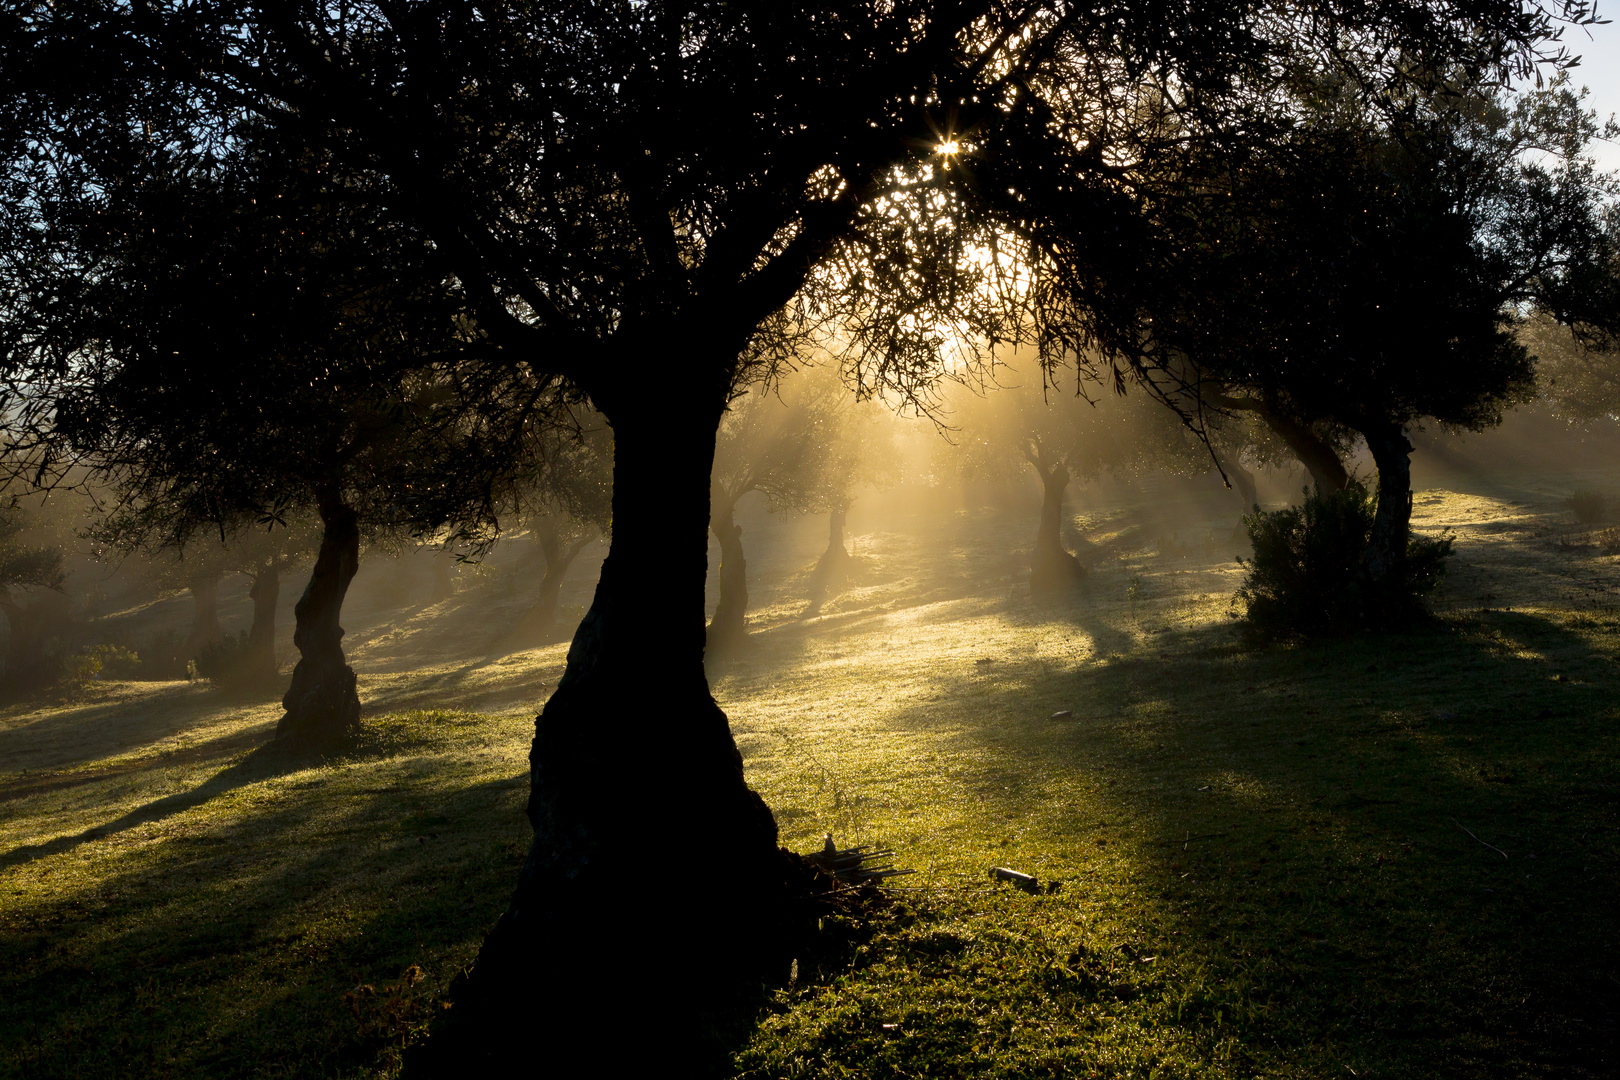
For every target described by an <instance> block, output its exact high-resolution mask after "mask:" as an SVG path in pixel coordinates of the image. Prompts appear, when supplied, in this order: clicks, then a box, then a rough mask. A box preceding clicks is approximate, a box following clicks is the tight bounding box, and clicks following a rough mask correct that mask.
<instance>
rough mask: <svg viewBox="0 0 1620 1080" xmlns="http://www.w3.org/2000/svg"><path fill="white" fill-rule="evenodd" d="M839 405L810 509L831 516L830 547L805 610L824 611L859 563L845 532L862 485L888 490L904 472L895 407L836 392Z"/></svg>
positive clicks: (827, 428) (833, 373)
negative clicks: (829, 596) (897, 443)
mask: <svg viewBox="0 0 1620 1080" xmlns="http://www.w3.org/2000/svg"><path fill="white" fill-rule="evenodd" d="M810 375H811V376H812V377H820V378H823V379H828V380H836V379H837V378H838V376H839V372H838V371H837V370H836V369H835V368H823V369H821V370H820V372H819V373H818V372H811V373H810ZM832 401H833V404H834V408H833V409H832V410H831V411H830V413H829V415H828V416H827V417H826V419H825V421H824V422H823V425H822V430H823V434H822V437H821V440H820V441H821V449H820V451H819V457H820V461H819V463H818V466H817V469H816V473H815V477H816V483H815V484H814V486H813V487H812V489H811V493H810V496H811V497H810V498H809V499H808V500H807V501H806V508H807V509H809V510H811V511H812V512H819V513H825V514H826V515H827V547H826V549H825V550H824V551H823V552H822V553H821V557H820V558H818V559H817V560H816V567H815V570H814V571H813V572H812V575H811V583H810V604H809V607H808V608H807V609H806V614H807V615H809V614H814V613H815V612H817V611H819V610H820V608H821V604H822V603H823V602H825V599H826V596H827V594H828V592H829V591H830V590H831V589H833V588H835V587H837V586H839V585H841V584H843V583H844V582H845V581H846V580H847V579H848V578H849V575H850V573H851V571H852V569H853V567H854V557H853V556H852V555H851V554H850V552H849V547H848V545H847V543H846V541H845V538H844V534H845V530H846V528H847V527H848V523H849V511H850V508H851V507H852V506H853V505H854V504H855V500H856V499H857V498H858V497H859V493H860V491H861V490H862V489H883V488H886V487H888V486H890V485H892V484H893V483H894V482H895V481H896V479H897V478H898V475H899V462H898V458H897V450H896V447H895V440H894V435H895V424H896V423H898V422H900V421H899V419H898V418H897V417H895V416H894V415H893V413H892V411H891V410H888V409H886V408H884V407H883V405H882V404H881V403H880V402H878V401H876V400H873V399H871V398H856V397H854V396H852V395H850V394H848V393H842V394H840V393H837V392H836V391H835V392H834V393H833V396H832Z"/></svg>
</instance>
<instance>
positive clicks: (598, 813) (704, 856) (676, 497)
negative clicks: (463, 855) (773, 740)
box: [421, 404, 786, 1076]
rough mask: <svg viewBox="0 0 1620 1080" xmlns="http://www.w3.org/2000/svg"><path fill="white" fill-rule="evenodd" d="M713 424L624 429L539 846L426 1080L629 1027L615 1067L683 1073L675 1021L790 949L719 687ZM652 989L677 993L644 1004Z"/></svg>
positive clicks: (657, 417) (773, 863) (757, 812)
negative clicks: (707, 603)
mask: <svg viewBox="0 0 1620 1080" xmlns="http://www.w3.org/2000/svg"><path fill="white" fill-rule="evenodd" d="M696 411H697V410H696V409H695V408H693V407H691V406H688V407H686V408H682V407H680V406H679V404H675V405H672V406H670V407H667V408H664V409H661V410H660V411H659V412H657V413H653V412H651V411H650V410H649V411H647V412H644V413H640V414H637V415H630V416H626V415H624V414H623V413H622V412H613V413H610V414H609V419H610V421H611V422H612V423H613V425H614V463H613V535H612V539H611V543H610V548H609V553H608V557H607V560H606V562H604V563H603V566H602V576H601V578H600V580H599V581H598V583H597V586H596V597H595V600H594V601H593V602H592V604H591V608H590V611H589V612H588V613H587V614H586V616H585V618H584V620H583V621H582V622H581V623H580V626H579V629H578V630H577V631H576V632H575V634H574V641H573V645H572V647H571V648H570V649H569V652H568V664H567V668H566V670H565V672H564V674H563V677H562V679H561V681H560V682H559V683H558V685H557V690H556V692H555V693H554V694H553V695H552V697H551V699H550V700H549V701H548V702H547V703H546V706H545V711H544V712H543V713H541V715H540V717H539V720H538V721H537V723H536V725H535V738H534V744H533V748H532V749H531V751H530V754H529V764H530V782H531V787H530V795H529V804H528V816H529V821H530V823H531V824H532V825H533V827H534V843H533V846H532V847H531V848H530V850H529V854H528V858H527V859H526V860H525V862H524V864H523V868H522V870H521V872H520V874H519V877H518V884H517V889H516V892H515V893H514V894H513V896H512V900H511V904H510V906H509V907H508V908H507V910H506V913H505V914H504V915H502V916H501V918H500V920H499V921H498V922H497V924H496V926H495V927H494V929H493V930H492V931H491V932H490V934H489V936H488V937H487V938H486V939H485V941H484V944H483V947H482V949H481V950H480V952H479V956H478V960H477V963H476V964H475V965H474V967H473V969H472V972H471V974H470V977H469V978H468V979H467V980H466V981H464V982H462V983H460V984H459V985H458V986H457V987H456V988H455V1002H456V1003H455V1007H454V1009H453V1010H452V1011H451V1012H450V1013H449V1014H447V1016H446V1020H447V1022H448V1024H449V1025H450V1027H449V1028H448V1030H442V1031H441V1032H440V1034H439V1035H438V1036H436V1038H435V1040H434V1041H433V1042H432V1043H430V1046H429V1049H428V1050H427V1051H425V1057H424V1058H423V1059H421V1060H422V1061H423V1064H422V1065H421V1069H422V1070H423V1071H425V1072H433V1071H439V1072H441V1073H442V1074H443V1075H460V1076H476V1075H496V1072H495V1071H492V1070H495V1069H497V1068H499V1067H501V1066H503V1065H505V1064H507V1063H509V1062H511V1061H512V1060H513V1059H516V1061H517V1062H518V1063H521V1064H524V1065H526V1066H527V1067H528V1068H529V1069H531V1070H532V1069H533V1068H535V1067H538V1063H541V1062H544V1061H545V1060H546V1059H547V1058H548V1056H549V1055H550V1054H551V1053H552V1051H551V1050H548V1049H547V1047H548V1046H555V1047H557V1050H556V1052H557V1053H559V1054H563V1055H564V1057H567V1056H569V1055H570V1054H571V1053H574V1052H577V1051H578V1050H579V1049H580V1048H581V1047H585V1046H589V1045H592V1043H591V1041H590V1040H591V1038H593V1037H595V1036H598V1035H604V1034H608V1033H612V1032H619V1033H621V1034H622V1031H623V1025H624V1024H625V1023H627V1022H628V1023H631V1024H633V1025H634V1026H635V1027H636V1028H637V1039H635V1040H629V1042H625V1041H624V1040H620V1045H619V1046H617V1047H615V1049H614V1050H613V1051H611V1053H612V1054H614V1055H620V1054H628V1053H631V1052H632V1051H633V1050H634V1049H635V1046H633V1045H631V1044H638V1045H641V1044H644V1046H645V1050H644V1052H645V1053H648V1054H658V1055H660V1056H665V1057H666V1065H667V1064H670V1063H679V1061H680V1050H679V1048H678V1047H674V1046H668V1045H667V1044H664V1043H662V1042H661V1039H662V1038H664V1037H667V1036H668V1035H669V1033H670V1031H671V1030H674V1031H676V1032H677V1033H678V1032H679V1031H680V1030H687V1031H688V1032H690V1031H692V1030H696V1029H695V1028H691V1027H690V1026H688V1027H686V1028H684V1029H683V1028H681V1026H680V1025H679V1023H677V1022H676V1021H675V1020H674V1019H673V1018H675V1017H676V1016H685V1015H687V1011H688V1010H689V1009H690V1008H692V1007H695V1003H696V1002H697V1001H699V1000H700V999H701V998H702V996H703V994H704V992H705V989H706V988H708V987H709V986H711V985H712V984H713V983H714V981H715V980H725V979H736V978H738V977H739V976H742V977H753V978H755V979H757V978H758V977H759V972H760V969H759V964H760V963H762V962H764V961H763V959H762V958H764V957H768V956H770V955H771V952H772V949H773V947H774V946H776V945H777V944H778V943H779V941H780V938H779V936H778V935H779V931H780V927H781V926H782V925H783V915H782V912H783V905H782V896H783V893H784V889H783V881H784V866H785V865H786V863H785V860H784V859H783V857H782V856H781V854H780V853H779V851H778V848H777V842H776V823H775V821H774V819H773V818H772V816H771V812H770V810H769V809H768V808H767V807H766V806H765V803H764V802H763V801H762V800H761V799H760V797H759V796H758V795H756V794H755V793H754V792H753V791H752V790H750V789H749V787H748V786H747V784H746V783H745V782H744V779H743V768H742V757H741V755H740V754H739V753H738V751H737V745H736V743H735V742H734V741H733V739H732V736H731V730H730V727H729V726H728V724H727V721H726V716H725V714H724V713H723V712H721V710H720V708H719V706H718V705H716V704H715V701H714V699H713V698H712V697H711V696H710V694H709V687H708V683H707V681H706V679H705V676H704V669H703V650H704V624H703V609H704V576H705V573H706V568H707V562H708V551H707V536H706V534H707V531H708V526H709V473H710V468H711V466H712V464H713V457H714V433H715V429H716V427H717V426H718V424H719V408H718V406H716V407H715V408H714V409H713V410H711V411H708V412H707V413H706V414H699V415H698V416H696V417H694V415H693V414H694V413H695V412H696ZM782 964H783V966H784V967H785V965H786V958H785V957H783V958H782ZM649 980H650V981H649ZM755 985H757V983H756V984H755ZM649 986H664V987H666V988H667V987H670V986H673V987H675V988H676V989H675V990H674V992H673V993H663V992H658V993H655V994H654V998H656V1000H652V999H646V1000H643V998H644V997H645V995H644V993H643V991H645V990H646V989H647V988H648V987H649ZM638 1002H639V1004H638ZM643 1005H644V1006H645V1008H643V1007H642V1006H643ZM627 1010H629V1011H628V1012H627ZM649 1024H652V1025H658V1030H659V1032H661V1033H662V1035H660V1034H656V1033H647V1032H645V1030H644V1029H645V1026H646V1025H649ZM671 1025H674V1026H673V1027H672V1026H671ZM537 1029H539V1030H537ZM568 1047H572V1048H573V1049H572V1051H566V1050H565V1048H568ZM558 1060H562V1058H559V1059H558ZM616 1060H621V1064H623V1063H624V1062H623V1061H622V1059H619V1058H616ZM619 1071H625V1070H622V1069H621V1070H619ZM663 1071H665V1072H676V1071H678V1069H665V1070H663Z"/></svg>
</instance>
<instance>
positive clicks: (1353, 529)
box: [1238, 484, 1452, 638]
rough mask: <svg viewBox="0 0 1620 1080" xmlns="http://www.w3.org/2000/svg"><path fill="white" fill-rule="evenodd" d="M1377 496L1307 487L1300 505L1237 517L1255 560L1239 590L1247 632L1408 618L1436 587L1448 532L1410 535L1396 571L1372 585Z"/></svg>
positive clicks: (1327, 628)
mask: <svg viewBox="0 0 1620 1080" xmlns="http://www.w3.org/2000/svg"><path fill="white" fill-rule="evenodd" d="M1376 510H1377V498H1376V497H1375V496H1374V495H1373V494H1372V493H1370V492H1368V491H1367V490H1366V489H1365V488H1363V487H1362V486H1361V485H1359V484H1351V485H1350V486H1349V487H1347V488H1345V489H1344V490H1343V491H1338V492H1324V491H1322V490H1321V489H1320V488H1317V489H1313V490H1310V491H1307V492H1306V495H1305V501H1304V503H1303V504H1302V505H1300V506H1290V507H1285V508H1284V509H1281V510H1258V509H1257V510H1256V511H1255V512H1254V513H1253V514H1250V515H1248V516H1246V517H1245V518H1244V519H1243V524H1244V527H1245V528H1246V529H1247V530H1248V533H1249V542H1250V543H1251V544H1252V545H1253V547H1254V557H1253V558H1251V559H1243V558H1242V557H1239V559H1238V561H1239V562H1241V563H1243V565H1244V566H1245V567H1247V568H1248V576H1247V577H1246V578H1245V579H1244V581H1243V585H1242V587H1240V588H1239V589H1238V599H1239V600H1240V601H1241V602H1242V603H1243V605H1244V607H1245V617H1246V619H1247V622H1248V625H1249V628H1250V630H1251V631H1253V632H1254V633H1256V634H1257V635H1259V636H1261V637H1266V638H1291V637H1322V636H1328V635H1333V634H1344V633H1351V632H1353V631H1356V630H1361V629H1367V628H1388V627H1391V626H1399V625H1404V624H1408V623H1411V622H1413V621H1415V620H1417V619H1419V618H1421V617H1423V616H1424V615H1425V614H1426V613H1427V608H1426V607H1425V605H1424V602H1423V601H1424V598H1425V597H1427V596H1429V595H1430V594H1432V593H1433V592H1434V591H1435V590H1436V589H1438V588H1439V587H1440V582H1441V579H1442V577H1443V576H1444V574H1445V560H1446V559H1447V558H1448V557H1449V556H1450V555H1451V548H1452V540H1451V537H1450V536H1441V537H1438V538H1427V537H1420V536H1412V537H1410V538H1409V539H1408V541H1407V548H1406V563H1405V565H1404V566H1403V567H1402V568H1401V569H1400V571H1399V572H1398V573H1397V574H1395V575H1392V576H1391V578H1389V579H1386V580H1385V581H1383V582H1380V583H1378V584H1374V583H1373V582H1372V581H1371V580H1369V579H1368V577H1367V575H1366V572H1365V570H1364V568H1363V557H1364V553H1365V552H1366V549H1367V541H1368V539H1369V538H1370V537H1371V535H1372V528H1373V516H1374V514H1375V513H1376Z"/></svg>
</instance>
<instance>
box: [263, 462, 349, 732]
mask: <svg viewBox="0 0 1620 1080" xmlns="http://www.w3.org/2000/svg"><path fill="white" fill-rule="evenodd" d="M318 502H319V507H320V512H321V525H322V527H323V529H322V532H321V550H320V554H319V555H318V556H317V557H316V559H315V569H314V570H313V571H312V572H311V573H310V575H309V584H308V585H306V586H305V587H304V595H303V596H301V597H300V598H299V600H298V606H297V607H296V608H294V609H293V611H294V614H295V616H296V618H297V621H298V625H297V629H295V630H294V631H293V644H294V645H296V646H298V666H297V667H295V668H293V676H292V685H291V686H290V687H288V689H287V695H286V697H284V698H282V699H281V703H282V705H283V706H285V707H286V709H287V711H286V713H285V714H284V715H283V716H282V717H281V722H280V723H279V724H277V725H276V738H277V739H285V740H288V741H289V742H290V743H292V744H294V745H297V746H300V747H307V748H310V749H320V748H324V747H329V746H333V745H335V744H337V743H339V742H341V741H342V739H343V738H344V737H345V736H346V735H348V734H349V733H350V732H352V731H353V730H354V728H356V727H358V726H359V724H360V694H359V691H358V690H357V689H356V685H355V677H354V669H353V668H351V667H350V666H349V665H348V663H347V662H346V661H345V660H344V657H343V627H342V626H341V625H339V623H338V620H339V618H340V616H341V615H342V613H343V598H344V596H345V595H346V594H347V593H348V591H349V582H351V581H353V580H354V574H355V571H356V570H358V569H359V568H360V522H359V516H358V515H357V514H356V513H355V511H354V510H353V508H351V507H350V506H348V505H347V504H345V503H344V502H343V498H342V495H341V493H340V492H339V490H338V487H337V485H336V484H335V483H334V484H329V485H325V486H323V488H322V489H321V491H320V492H319V496H318Z"/></svg>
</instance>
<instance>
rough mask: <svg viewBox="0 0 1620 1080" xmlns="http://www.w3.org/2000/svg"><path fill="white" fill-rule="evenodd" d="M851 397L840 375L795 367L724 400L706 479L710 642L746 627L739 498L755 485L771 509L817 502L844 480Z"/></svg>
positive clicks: (734, 636) (730, 639)
mask: <svg viewBox="0 0 1620 1080" xmlns="http://www.w3.org/2000/svg"><path fill="white" fill-rule="evenodd" d="M845 398H849V399H851V400H850V402H846V401H845V400H844V399H845ZM852 402H853V395H852V394H850V392H849V391H848V390H847V389H846V388H845V387H844V386H843V384H842V383H841V382H840V381H839V380H838V379H836V378H833V379H830V380H829V379H827V378H810V377H808V376H807V375H802V374H801V375H798V376H795V377H792V378H789V379H787V380H784V381H783V382H782V383H781V384H779V385H776V386H774V387H773V386H763V385H762V386H757V387H754V388H752V389H749V390H746V391H744V392H743V393H740V394H739V395H738V396H737V397H736V398H735V399H733V401H732V402H731V405H730V406H729V407H728V408H727V410H726V415H725V417H724V419H722V421H721V423H720V431H719V435H718V437H717V441H716V444H715V454H714V473H713V479H712V480H711V482H710V487H709V528H710V531H711V532H713V533H714V536H715V539H716V540H718V541H719V543H720V600H719V603H718V604H717V605H716V607H715V611H714V617H713V618H712V619H711V620H710V621H709V629H708V647H709V648H710V649H711V650H712V649H720V648H725V647H727V646H729V645H734V644H736V643H737V642H738V641H739V640H741V639H742V637H743V636H744V634H745V633H746V629H745V628H746V620H747V611H748V566H747V562H746V558H745V556H744V552H743V544H742V526H741V525H738V524H737V523H736V510H737V504H738V502H739V501H741V499H742V498H743V496H745V495H749V494H752V493H754V492H759V493H760V494H762V495H764V496H765V498H766V500H767V502H768V505H769V506H770V508H771V510H773V511H783V510H798V511H808V510H813V509H820V508H821V506H822V505H823V504H825V503H827V502H829V501H831V499H832V498H833V496H832V495H831V489H833V488H835V487H842V486H843V485H842V483H841V482H840V480H839V479H838V478H836V477H835V476H833V475H832V474H831V472H832V470H835V469H837V468H838V467H839V465H841V464H844V463H845V461H844V459H843V458H842V456H841V455H840V454H839V453H838V450H837V443H838V441H839V439H840V437H841V436H842V434H843V433H844V425H843V423H842V421H843V419H844V414H845V411H846V408H847V406H848V405H849V404H852ZM846 509H847V507H846Z"/></svg>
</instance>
